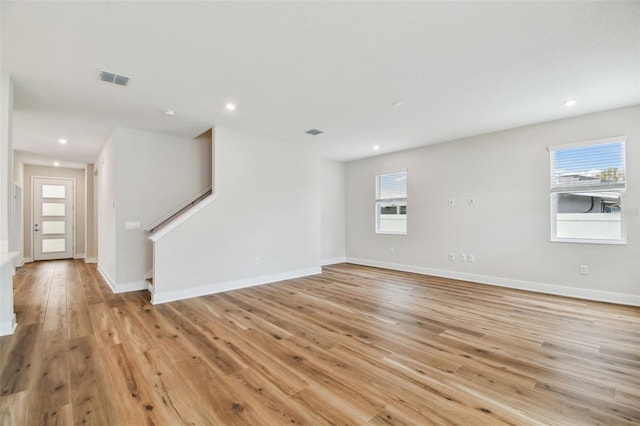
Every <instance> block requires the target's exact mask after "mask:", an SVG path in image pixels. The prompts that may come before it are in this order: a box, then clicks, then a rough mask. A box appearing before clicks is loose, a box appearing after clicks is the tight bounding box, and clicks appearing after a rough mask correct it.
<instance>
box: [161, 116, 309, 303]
mask: <svg viewBox="0 0 640 426" xmlns="http://www.w3.org/2000/svg"><path fill="white" fill-rule="evenodd" d="M215 147H216V149H215V151H216V152H215V170H216V173H215V180H216V195H215V196H216V199H215V200H214V201H213V202H211V203H210V204H209V205H207V206H205V207H204V208H203V209H202V210H200V211H199V212H197V213H196V214H195V215H194V216H192V217H191V218H189V220H187V221H185V222H184V223H182V224H181V225H179V226H178V227H177V228H175V229H174V230H172V231H171V232H170V233H168V234H166V235H165V236H163V237H162V238H161V239H159V240H158V241H156V242H155V248H154V262H155V264H154V303H158V302H161V301H168V300H175V299H180V298H186V297H193V296H197V295H202V294H208V293H214V292H217V291H222V290H227V289H230V288H237V287H243V286H247V285H253V284H260V283H264V282H269V281H275V280H278V279H284V278H289V277H293V276H301V275H309V274H311V273H318V272H319V271H320V268H319V265H320V161H319V159H318V158H317V156H315V155H314V154H313V152H312V151H311V149H310V148H309V146H308V145H304V144H292V143H284V142H281V141H277V140H272V139H269V138H266V137H262V136H257V135H253V134H248V133H242V132H238V131H235V130H231V129H226V128H220V127H217V128H216V129H215Z"/></svg>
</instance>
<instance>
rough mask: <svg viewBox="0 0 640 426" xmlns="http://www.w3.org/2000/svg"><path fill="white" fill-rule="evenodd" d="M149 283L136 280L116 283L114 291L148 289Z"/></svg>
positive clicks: (126, 291)
mask: <svg viewBox="0 0 640 426" xmlns="http://www.w3.org/2000/svg"><path fill="white" fill-rule="evenodd" d="M148 288H149V283H148V282H147V281H134V282H130V283H124V284H116V289H115V291H114V293H128V292H130V291H139V290H147V289H148Z"/></svg>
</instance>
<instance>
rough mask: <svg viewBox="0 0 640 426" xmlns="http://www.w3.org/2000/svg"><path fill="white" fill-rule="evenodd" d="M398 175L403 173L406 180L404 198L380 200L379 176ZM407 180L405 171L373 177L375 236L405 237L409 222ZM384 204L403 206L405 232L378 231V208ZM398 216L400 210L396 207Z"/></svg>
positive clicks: (377, 174)
mask: <svg viewBox="0 0 640 426" xmlns="http://www.w3.org/2000/svg"><path fill="white" fill-rule="evenodd" d="M398 173H405V176H406V179H407V188H406V190H407V193H406V194H405V197H395V198H390V197H387V198H380V197H379V194H378V182H379V179H380V177H381V176H386V175H394V174H398ZM408 178H409V172H408V170H407V169H404V170H397V171H395V172H384V173H376V175H375V185H376V194H375V205H374V208H375V213H374V214H375V233H376V234H381V235H407V233H408V230H409V221H408V192H409V184H408ZM386 203H398V206H401V205H404V206H405V213H404V215H403V216H404V221H405V230H404V231H385V230H382V229H380V219H381V217H380V207H381V205H382V204H386ZM397 211H398V214H399V212H400V208H399V207H398V210H397Z"/></svg>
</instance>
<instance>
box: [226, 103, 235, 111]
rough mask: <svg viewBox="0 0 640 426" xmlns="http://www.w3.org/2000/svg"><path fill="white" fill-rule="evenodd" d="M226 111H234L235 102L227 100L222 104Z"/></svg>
mask: <svg viewBox="0 0 640 426" xmlns="http://www.w3.org/2000/svg"><path fill="white" fill-rule="evenodd" d="M224 107H225V108H226V109H227V111H235V110H236V104H234V103H231V102H227V103H226V104H225V106H224Z"/></svg>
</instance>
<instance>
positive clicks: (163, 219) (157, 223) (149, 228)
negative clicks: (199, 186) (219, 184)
mask: <svg viewBox="0 0 640 426" xmlns="http://www.w3.org/2000/svg"><path fill="white" fill-rule="evenodd" d="M212 189H213V185H209V186H207V187H206V188H204V189H203V190H202V191H200V192H198V193H197V194H195V195H194V196H192V197H191V198H189V199H188V200H187V201H185V202H183V203H182V204H180V205H179V206H177V207H176V208H174V209H172V210H171V211H170V212H169V213H167V214H165V215H164V216H162V217H161V218H160V219H158V220H156V221H155V222H153V223H152V224H151V225H149V226H147V227H146V228H144V230H145V231H147V232H152V231H153V230H154V229H156V228H157V227H158V226H160V225H162V224H163V223H164V222H166V221H168V220H169V219H171V218H172V217H173V216H175V215H176V214H178V213H180V212H181V211H182V210H184V209H185V208H187V207H188V206H190V205H192V204H194V203H195V202H196V201H198V199H200V198H202V197H204V196H205V195H207V194H208V193H209V192H211V190H212Z"/></svg>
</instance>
